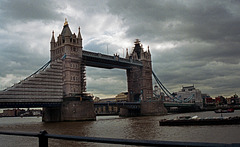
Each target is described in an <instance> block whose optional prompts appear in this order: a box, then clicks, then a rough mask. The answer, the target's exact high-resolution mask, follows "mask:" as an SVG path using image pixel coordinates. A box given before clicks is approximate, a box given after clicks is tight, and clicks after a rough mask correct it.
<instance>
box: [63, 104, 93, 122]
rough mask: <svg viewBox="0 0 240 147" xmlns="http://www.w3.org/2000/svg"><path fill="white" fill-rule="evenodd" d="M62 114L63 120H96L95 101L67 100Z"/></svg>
mask: <svg viewBox="0 0 240 147" xmlns="http://www.w3.org/2000/svg"><path fill="white" fill-rule="evenodd" d="M61 115H62V116H61V119H62V121H82V120H96V114H95V112H94V103H93V101H65V102H63V104H62V110H61Z"/></svg>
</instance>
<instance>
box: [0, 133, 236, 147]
mask: <svg viewBox="0 0 240 147" xmlns="http://www.w3.org/2000/svg"><path fill="white" fill-rule="evenodd" d="M0 134H1V135H15V136H28V137H38V138H39V147H47V146H48V138H51V139H63V140H72V141H84V142H93V143H108V144H121V145H140V146H162V147H169V146H179V147H181V146H182V147H183V146H184V147H200V146H202V147H211V146H212V147H233V146H240V143H231V144H226V143H206V142H178V141H158V140H135V139H117V138H102V137H82V136H72V135H56V134H48V133H47V131H40V133H29V132H4V131H0Z"/></svg>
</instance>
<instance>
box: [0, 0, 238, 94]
mask: <svg viewBox="0 0 240 147" xmlns="http://www.w3.org/2000/svg"><path fill="white" fill-rule="evenodd" d="M65 18H67V19H68V22H69V26H70V28H71V30H72V32H75V33H76V34H77V32H78V27H79V26H80V27H81V34H82V37H83V45H84V49H85V50H90V51H94V52H101V53H105V54H107V53H108V54H111V55H112V54H114V53H118V54H120V56H123V55H124V56H125V54H126V52H125V49H126V48H129V49H130V50H131V49H132V47H133V46H134V40H135V39H137V38H138V39H140V40H141V42H142V44H143V47H144V49H145V50H146V49H147V46H148V45H149V46H150V51H151V54H152V63H153V64H152V65H153V70H154V71H155V73H156V74H157V76H158V78H159V79H160V80H161V81H162V83H163V84H164V85H165V86H166V87H167V88H168V89H169V90H170V91H171V92H176V91H179V90H180V89H181V87H182V86H191V85H193V84H194V86H195V87H196V88H197V89H200V90H201V91H202V93H207V94H209V95H210V96H212V97H215V96H218V95H223V96H231V95H233V94H235V93H237V94H239V95H240V72H239V71H240V1H238V0H224V1H223V0H211V1H209V0H191V1H189V0H145V1H143V0H131V1H129V0H110V1H103V0H102V1H95V0H88V1H77V2H76V1H73V0H72V1H63V0H57V1H51V2H49V1H47V0H41V1H39V0H21V1H19V0H11V1H9V0H1V2H0V89H5V88H6V87H8V86H11V85H12V84H13V83H16V82H18V81H20V80H21V79H24V78H25V77H27V76H28V75H30V74H31V73H33V72H34V71H36V70H37V69H38V68H40V66H42V65H43V64H45V63H46V62H47V61H48V60H49V55H50V51H49V50H50V39H51V34H52V31H53V30H54V32H55V37H56V36H58V34H60V33H61V30H62V27H63V23H64V19H65ZM107 48H108V49H107ZM87 91H88V92H90V93H93V94H94V95H95V96H99V97H101V98H104V97H113V96H115V95H116V94H118V93H120V92H122V91H127V82H126V72H125V71H124V70H119V69H114V70H106V69H100V68H92V67H87Z"/></svg>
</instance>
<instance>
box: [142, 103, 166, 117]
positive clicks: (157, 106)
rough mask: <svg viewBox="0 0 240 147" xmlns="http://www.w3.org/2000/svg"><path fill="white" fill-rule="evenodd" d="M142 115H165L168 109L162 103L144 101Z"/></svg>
mask: <svg viewBox="0 0 240 147" xmlns="http://www.w3.org/2000/svg"><path fill="white" fill-rule="evenodd" d="M140 105H141V115H153V116H154V115H165V114H167V109H166V108H165V107H164V105H163V102H162V101H142V102H141V104H140Z"/></svg>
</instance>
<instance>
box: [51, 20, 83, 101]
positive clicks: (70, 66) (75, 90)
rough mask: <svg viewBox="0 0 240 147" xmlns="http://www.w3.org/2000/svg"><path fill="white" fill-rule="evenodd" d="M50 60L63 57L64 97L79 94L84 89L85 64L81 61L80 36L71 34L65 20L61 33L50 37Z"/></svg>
mask: <svg viewBox="0 0 240 147" xmlns="http://www.w3.org/2000/svg"><path fill="white" fill-rule="evenodd" d="M50 44H51V50H50V52H51V61H54V60H57V59H63V83H64V84H63V94H64V97H71V96H76V95H81V94H82V93H83V92H85V91H86V81H85V65H84V64H83V63H82V48H83V47H82V36H81V33H80V27H79V30H78V35H77V36H76V34H75V33H74V34H72V32H71V30H70V28H69V25H68V22H67V20H65V23H64V26H63V29H62V32H61V34H59V36H58V37H57V41H55V38H54V32H53V34H52V39H51V42H50Z"/></svg>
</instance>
